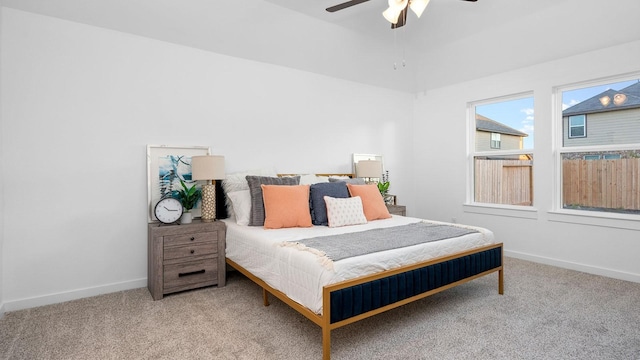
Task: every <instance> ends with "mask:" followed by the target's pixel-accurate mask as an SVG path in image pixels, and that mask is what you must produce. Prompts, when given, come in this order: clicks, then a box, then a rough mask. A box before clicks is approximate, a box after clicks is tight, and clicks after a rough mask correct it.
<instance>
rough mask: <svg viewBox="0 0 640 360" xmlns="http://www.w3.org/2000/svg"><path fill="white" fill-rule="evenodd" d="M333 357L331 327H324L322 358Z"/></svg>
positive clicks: (326, 359) (328, 358) (323, 359)
mask: <svg viewBox="0 0 640 360" xmlns="http://www.w3.org/2000/svg"><path fill="white" fill-rule="evenodd" d="M330 359H331V329H329V327H328V326H323V327H322V360H330Z"/></svg>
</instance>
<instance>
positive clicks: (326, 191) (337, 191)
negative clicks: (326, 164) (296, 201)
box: [309, 181, 349, 226]
mask: <svg viewBox="0 0 640 360" xmlns="http://www.w3.org/2000/svg"><path fill="white" fill-rule="evenodd" d="M325 196H331V197H334V198H348V197H349V189H347V183H345V182H344V181H341V182H328V183H317V184H313V185H311V187H310V188H309V208H310V209H311V223H312V224H313V225H325V226H327V225H329V219H328V218H327V204H325V202H324V197H325Z"/></svg>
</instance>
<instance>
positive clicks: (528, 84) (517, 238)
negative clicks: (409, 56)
mask: <svg viewBox="0 0 640 360" xmlns="http://www.w3.org/2000/svg"><path fill="white" fill-rule="evenodd" d="M638 59H640V41H636V42H631V43H627V44H625V45H620V46H616V47H611V48H607V49H602V50H599V51H594V52H589V53H585V54H582V55H579V56H574V57H570V58H565V59H560V60H557V61H553V62H549V63H543V64H539V65H536V66H532V67H528V68H524V69H520V70H517V71H512V72H508V73H503V74H500V75H496V76H491V77H487V78H483V79H479V80H476V81H469V82H465V83H461V84H457V85H453V86H448V87H443V88H440V89H437V90H433V91H429V92H428V93H426V94H422V95H421V97H420V98H419V99H418V100H417V102H416V112H415V123H414V125H413V127H414V133H415V134H416V136H415V140H414V146H415V150H414V154H415V157H416V159H415V161H416V163H417V164H419V167H418V168H416V174H415V176H416V178H417V179H421V181H420V182H419V183H417V184H416V186H415V189H414V191H415V193H416V196H417V197H418V198H419V199H420V200H421V201H420V202H418V203H417V204H415V206H416V208H415V211H414V212H413V215H417V216H419V217H425V218H433V219H439V220H444V221H451V219H452V218H456V219H457V221H458V222H461V223H469V224H476V225H481V226H485V227H487V228H490V229H492V230H493V231H494V232H495V234H496V236H497V238H498V239H499V240H501V241H503V242H504V244H505V251H506V252H507V255H510V256H516V257H521V258H525V259H530V260H534V261H538V262H543V263H549V264H554V265H559V266H563V267H567V268H572V269H578V270H582V271H587V272H592V273H597V274H602V275H607V276H612V277H617V278H621V279H626V280H632V281H637V282H640V261H638V257H639V256H640V232H639V231H638V230H629V229H620V228H616V227H617V226H620V224H621V223H622V222H623V221H607V220H602V219H590V220H589V221H590V222H591V223H592V225H585V224H576V223H565V222H558V220H562V221H566V220H568V217H567V216H561V215H557V214H553V213H551V212H550V210H551V209H552V205H553V197H552V193H553V191H554V153H553V148H552V146H553V143H552V135H553V131H554V129H553V127H552V122H551V121H552V120H551V117H552V111H553V109H552V89H553V87H555V86H561V85H566V84H571V83H575V82H582V81H585V80H593V79H598V78H603V77H608V76H614V75H620V74H624V73H628V72H637V71H640V64H639V63H638ZM526 91H534V101H535V153H534V164H535V165H534V196H535V197H534V206H535V209H536V210H537V211H535V212H522V211H512V210H502V211H497V212H495V213H498V214H499V216H497V215H492V214H487V211H485V210H484V209H479V208H473V207H465V206H463V204H464V203H465V201H466V195H465V194H466V189H467V169H468V164H467V150H466V149H467V139H466V134H467V128H468V125H467V113H466V110H467V103H468V102H470V101H476V100H482V99H488V98H493V97H499V96H504V95H510V94H516V93H521V92H526ZM443 134H457V136H451V135H447V136H443ZM527 217H529V218H527ZM596 223H597V224H599V225H598V226H596V225H593V224H596ZM626 223H627V226H629V227H632V228H634V227H635V229H640V226H639V225H640V224H638V221H637V220H636V221H631V222H629V221H627V222H626ZM507 271H508V270H507Z"/></svg>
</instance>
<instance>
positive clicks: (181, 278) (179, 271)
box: [164, 259, 218, 291]
mask: <svg viewBox="0 0 640 360" xmlns="http://www.w3.org/2000/svg"><path fill="white" fill-rule="evenodd" d="M216 267H217V266H216V261H215V260H213V261H212V260H211V259H208V260H200V261H192V262H186V263H180V264H174V265H165V267H164V288H165V291H167V290H169V291H170V290H171V288H177V287H184V286H185V285H189V284H196V283H203V282H211V284H215V282H216V279H217V277H218V273H217V269H216Z"/></svg>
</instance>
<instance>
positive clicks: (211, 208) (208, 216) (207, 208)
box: [200, 184, 216, 222]
mask: <svg viewBox="0 0 640 360" xmlns="http://www.w3.org/2000/svg"><path fill="white" fill-rule="evenodd" d="M200 218H201V219H202V221H204V222H212V221H214V220H215V219H216V186H215V184H206V185H202V209H201V215H200Z"/></svg>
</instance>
